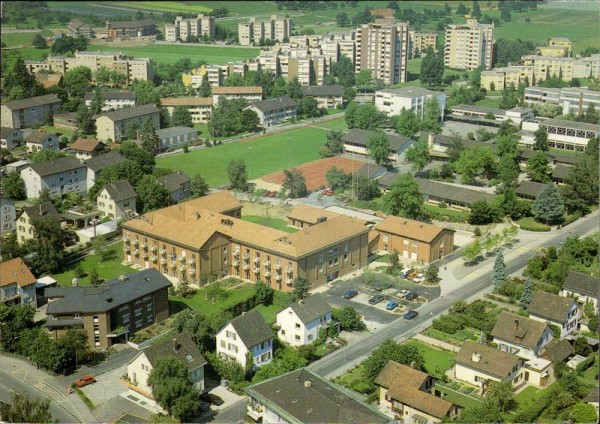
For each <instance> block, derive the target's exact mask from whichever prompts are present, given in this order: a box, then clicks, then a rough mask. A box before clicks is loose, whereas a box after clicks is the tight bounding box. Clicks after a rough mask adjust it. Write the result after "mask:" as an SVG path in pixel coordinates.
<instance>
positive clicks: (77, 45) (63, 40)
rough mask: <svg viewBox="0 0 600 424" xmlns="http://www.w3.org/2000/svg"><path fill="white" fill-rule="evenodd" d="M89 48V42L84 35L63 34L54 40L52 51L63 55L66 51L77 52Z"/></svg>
mask: <svg viewBox="0 0 600 424" xmlns="http://www.w3.org/2000/svg"><path fill="white" fill-rule="evenodd" d="M82 50H87V42H86V40H85V38H84V37H76V38H75V37H69V36H63V37H60V38H57V39H56V40H54V43H53V44H52V48H51V49H50V52H51V53H53V54H54V55H63V54H66V53H75V52H76V51H82Z"/></svg>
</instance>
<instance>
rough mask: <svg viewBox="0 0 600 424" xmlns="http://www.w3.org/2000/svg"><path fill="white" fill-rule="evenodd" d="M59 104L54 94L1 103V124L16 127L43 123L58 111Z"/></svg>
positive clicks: (59, 101)
mask: <svg viewBox="0 0 600 424" xmlns="http://www.w3.org/2000/svg"><path fill="white" fill-rule="evenodd" d="M60 104H61V100H60V98H59V97H58V96H57V95H56V94H47V95H45V96H37V97H29V98H27V99H21V100H13V101H10V102H6V103H3V104H2V107H1V115H0V116H1V121H2V126H3V127H8V128H17V129H18V128H30V127H32V126H34V125H35V124H41V123H44V122H45V121H46V120H47V119H48V118H52V116H53V115H54V114H55V113H58V112H59V111H60Z"/></svg>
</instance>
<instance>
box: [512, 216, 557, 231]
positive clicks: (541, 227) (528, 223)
mask: <svg viewBox="0 0 600 424" xmlns="http://www.w3.org/2000/svg"><path fill="white" fill-rule="evenodd" d="M518 224H519V226H520V227H521V229H522V230H526V231H538V232H540V231H550V229H551V228H550V226H549V225H546V224H542V223H541V222H537V221H535V220H534V219H533V218H532V217H527V218H521V219H520V220H519V221H518Z"/></svg>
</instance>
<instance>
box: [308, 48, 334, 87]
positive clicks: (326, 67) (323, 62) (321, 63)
mask: <svg viewBox="0 0 600 424" xmlns="http://www.w3.org/2000/svg"><path fill="white" fill-rule="evenodd" d="M312 66H313V72H312V74H311V75H314V80H313V81H312V83H313V84H315V85H323V83H324V81H325V75H327V74H328V73H329V71H330V69H331V59H330V58H329V56H325V55H317V56H313V58H312Z"/></svg>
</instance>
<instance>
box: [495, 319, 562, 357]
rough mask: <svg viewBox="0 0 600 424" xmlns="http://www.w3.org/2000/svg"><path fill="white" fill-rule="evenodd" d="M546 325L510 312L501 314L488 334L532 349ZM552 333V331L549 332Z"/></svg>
mask: <svg viewBox="0 0 600 424" xmlns="http://www.w3.org/2000/svg"><path fill="white" fill-rule="evenodd" d="M547 327H548V325H547V324H546V323H545V322H540V321H536V320H534V319H530V318H525V317H522V316H520V315H516V314H511V313H510V312H501V313H500V314H499V315H498V319H497V320H496V325H495V326H494V329H493V330H492V332H491V333H490V335H491V336H492V337H496V338H498V339H500V340H505V341H507V342H509V343H514V344H519V345H522V346H525V347H527V348H530V349H533V348H535V347H536V346H537V345H538V342H539V341H540V339H541V338H542V335H543V334H544V331H545V330H546V328H547ZM550 331H552V330H550Z"/></svg>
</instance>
